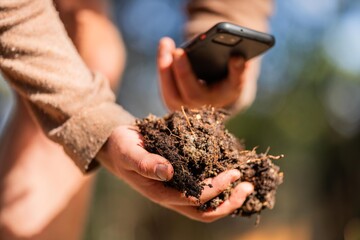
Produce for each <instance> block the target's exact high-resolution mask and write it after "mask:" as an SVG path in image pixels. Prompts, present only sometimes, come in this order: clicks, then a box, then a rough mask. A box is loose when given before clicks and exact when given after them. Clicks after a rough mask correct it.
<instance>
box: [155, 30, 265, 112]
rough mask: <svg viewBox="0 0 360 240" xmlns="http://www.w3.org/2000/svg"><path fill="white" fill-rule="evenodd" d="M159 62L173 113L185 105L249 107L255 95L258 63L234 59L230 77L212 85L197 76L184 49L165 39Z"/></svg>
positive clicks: (165, 90)
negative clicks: (235, 105) (234, 105)
mask: <svg viewBox="0 0 360 240" xmlns="http://www.w3.org/2000/svg"><path fill="white" fill-rule="evenodd" d="M157 63H158V71H159V75H160V86H161V91H162V95H163V99H164V102H165V104H166V105H167V107H168V108H169V109H171V110H177V109H179V108H180V107H181V106H187V107H200V106H203V105H212V106H215V107H227V106H230V105H233V104H235V103H236V104H237V105H238V106H237V108H238V109H239V108H242V107H244V106H247V105H249V104H250V103H251V102H252V101H253V98H254V96H255V92H256V79H257V73H258V61H253V60H252V61H248V62H245V61H244V59H243V58H241V57H233V58H231V59H230V62H229V75H228V77H227V78H226V79H224V80H222V81H220V82H218V83H216V84H214V85H211V86H208V85H206V84H205V83H204V82H202V81H200V80H199V79H197V77H196V76H195V75H194V73H193V71H192V69H191V65H190V63H189V61H188V59H187V57H186V54H185V52H184V50H183V49H181V48H176V47H175V43H174V41H173V40H172V39H170V38H167V37H165V38H163V39H161V40H160V43H159V49H158V58H157Z"/></svg>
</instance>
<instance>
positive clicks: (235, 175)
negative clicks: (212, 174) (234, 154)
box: [231, 169, 241, 182]
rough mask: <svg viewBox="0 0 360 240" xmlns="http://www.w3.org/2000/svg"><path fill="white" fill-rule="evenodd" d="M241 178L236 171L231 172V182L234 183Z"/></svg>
mask: <svg viewBox="0 0 360 240" xmlns="http://www.w3.org/2000/svg"><path fill="white" fill-rule="evenodd" d="M240 177H241V173H240V171H239V170H237V169H233V170H231V181H232V182H234V181H236V180H238V179H239V178H240Z"/></svg>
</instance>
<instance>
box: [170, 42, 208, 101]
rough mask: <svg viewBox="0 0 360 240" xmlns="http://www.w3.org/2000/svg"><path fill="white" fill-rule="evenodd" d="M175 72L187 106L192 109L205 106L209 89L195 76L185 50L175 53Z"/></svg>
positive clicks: (177, 50) (181, 94) (178, 50)
mask: <svg viewBox="0 0 360 240" xmlns="http://www.w3.org/2000/svg"><path fill="white" fill-rule="evenodd" d="M173 57H174V65H173V71H174V74H175V78H176V83H177V86H178V89H179V92H180V96H181V97H182V99H183V101H184V102H185V104H187V105H188V106H190V107H197V106H200V105H203V104H205V103H206V102H204V99H206V98H207V96H206V94H207V88H206V86H205V85H203V84H202V83H201V82H200V81H199V79H198V78H197V77H196V76H195V75H194V73H193V71H192V68H191V65H190V63H189V61H188V59H187V57H186V54H185V52H184V50H183V49H181V48H178V49H176V50H175V51H174V52H173Z"/></svg>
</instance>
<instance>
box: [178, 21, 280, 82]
mask: <svg viewBox="0 0 360 240" xmlns="http://www.w3.org/2000/svg"><path fill="white" fill-rule="evenodd" d="M274 44H275V38H274V36H272V35H270V34H267V33H263V32H258V31H255V30H252V29H249V28H245V27H241V26H238V25H235V24H232V23H227V22H221V23H218V24H216V25H215V26H213V27H212V28H210V29H209V30H208V31H206V32H205V33H202V34H199V35H198V36H196V37H195V38H193V39H192V40H190V41H187V42H185V43H183V44H182V45H181V46H180V47H181V48H183V49H184V50H185V52H186V54H187V57H188V59H189V61H190V64H191V67H192V69H193V71H194V72H195V74H196V76H197V77H198V78H199V79H202V80H204V81H205V82H206V83H208V84H212V83H215V82H218V81H220V80H222V79H224V78H226V76H227V74H228V63H229V59H230V57H231V56H241V57H243V58H244V59H245V60H249V59H251V58H253V57H256V56H258V55H260V54H262V53H264V52H265V51H267V50H268V49H269V48H271V47H272V46H274Z"/></svg>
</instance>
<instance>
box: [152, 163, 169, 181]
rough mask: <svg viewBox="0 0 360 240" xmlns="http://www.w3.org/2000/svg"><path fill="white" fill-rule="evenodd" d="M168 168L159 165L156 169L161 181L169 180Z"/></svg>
mask: <svg viewBox="0 0 360 240" xmlns="http://www.w3.org/2000/svg"><path fill="white" fill-rule="evenodd" d="M168 169H169V168H168V166H167V165H165V164H158V165H157V166H156V169H155V174H156V176H157V177H158V178H159V180H161V181H167V180H169V176H168Z"/></svg>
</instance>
